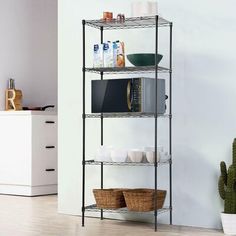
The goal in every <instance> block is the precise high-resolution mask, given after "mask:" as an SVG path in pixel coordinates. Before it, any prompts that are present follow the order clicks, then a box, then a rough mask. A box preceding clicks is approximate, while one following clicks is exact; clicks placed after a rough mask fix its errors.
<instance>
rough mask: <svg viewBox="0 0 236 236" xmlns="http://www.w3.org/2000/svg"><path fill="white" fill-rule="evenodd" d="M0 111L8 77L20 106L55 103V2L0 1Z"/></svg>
mask: <svg viewBox="0 0 236 236" xmlns="http://www.w3.org/2000/svg"><path fill="white" fill-rule="evenodd" d="M0 34H1V37H0V52H1V53H0V110H4V101H5V93H4V92H5V89H6V88H7V81H8V78H11V77H12V78H14V79H15V81H16V87H17V88H18V89H21V90H22V91H23V104H24V105H30V106H40V105H45V104H49V103H52V104H57V0H0Z"/></svg>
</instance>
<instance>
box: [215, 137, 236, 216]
mask: <svg viewBox="0 0 236 236" xmlns="http://www.w3.org/2000/svg"><path fill="white" fill-rule="evenodd" d="M220 169H221V176H220V178H219V182H218V188H219V193H220V196H221V198H222V199H223V200H224V202H225V204H224V213H227V214H236V139H234V142H233V164H232V165H231V166H230V167H229V169H228V171H227V168H226V164H225V162H224V161H222V162H221V163H220Z"/></svg>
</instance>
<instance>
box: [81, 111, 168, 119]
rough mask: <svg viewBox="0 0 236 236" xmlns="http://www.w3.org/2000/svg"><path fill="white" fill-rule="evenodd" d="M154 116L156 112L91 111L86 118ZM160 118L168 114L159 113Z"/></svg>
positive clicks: (166, 116)
mask: <svg viewBox="0 0 236 236" xmlns="http://www.w3.org/2000/svg"><path fill="white" fill-rule="evenodd" d="M101 117H103V118H154V117H155V114H154V113H142V112H119V113H103V114H101V113H91V114H85V118H101ZM158 117H159V118H168V117H170V115H168V114H158Z"/></svg>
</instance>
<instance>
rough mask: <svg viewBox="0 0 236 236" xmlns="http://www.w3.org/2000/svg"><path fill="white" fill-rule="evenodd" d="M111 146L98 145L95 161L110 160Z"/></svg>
mask: <svg viewBox="0 0 236 236" xmlns="http://www.w3.org/2000/svg"><path fill="white" fill-rule="evenodd" d="M111 150H112V147H111V146H100V147H99V148H98V149H97V152H96V156H95V160H96V161H111Z"/></svg>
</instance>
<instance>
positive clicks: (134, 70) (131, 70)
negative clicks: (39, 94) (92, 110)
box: [82, 15, 173, 231]
mask: <svg viewBox="0 0 236 236" xmlns="http://www.w3.org/2000/svg"><path fill="white" fill-rule="evenodd" d="M82 26H83V29H82V33H83V115H82V119H83V146H82V148H83V153H82V157H83V160H82V226H84V223H85V212H100V213H101V216H100V218H101V220H102V219H103V213H106V212H107V213H132V212H130V211H128V210H127V209H126V208H121V209H117V210H113V209H99V208H97V206H96V205H95V204H93V205H88V206H86V205H85V171H86V166H100V168H101V176H100V178H101V185H100V187H101V189H103V180H104V178H103V168H104V166H145V167H154V180H155V183H154V189H155V190H157V180H158V179H157V168H158V167H159V166H162V165H168V166H169V206H167V207H163V208H162V209H157V205H156V202H155V209H154V211H152V212H150V213H154V226H155V231H157V215H159V214H161V213H165V212H169V216H170V217H169V220H170V224H172V27H173V24H172V22H170V21H167V20H165V19H163V18H162V17H159V16H158V15H156V16H149V17H132V18H126V19H125V22H124V23H120V22H117V21H116V20H112V21H109V22H107V21H104V20H82ZM86 26H90V27H93V28H96V29H99V30H100V37H101V43H103V34H104V30H116V29H136V28H154V29H155V55H156V61H157V54H158V42H159V27H168V28H169V67H168V68H165V67H161V66H158V65H157V64H156V65H155V66H140V67H133V66H130V67H123V68H104V67H103V68H89V67H86V64H85V56H86V49H85V40H86V37H85V36H86V34H85V29H86ZM86 72H91V73H97V74H99V75H100V79H101V80H103V75H104V74H125V73H126V74H140V73H154V74H155V80H156V83H155V100H156V104H157V86H158V85H157V79H158V74H159V73H168V75H169V93H168V96H169V97H168V104H169V106H168V108H169V109H168V114H164V115H159V114H158V113H157V106H156V109H155V112H154V113H139V112H137V113H136V112H135V113H132V112H129V113H102V114H86V112H85V92H86V91H85V83H86V82H85V80H86ZM88 118H95V119H96V118H99V119H100V120H101V145H103V122H104V118H153V119H154V120H155V128H154V141H155V162H154V163H133V162H100V161H95V160H93V159H91V160H87V159H86V152H85V151H86V149H85V147H86V145H85V135H86V126H85V125H86V122H85V121H86V119H88ZM159 118H168V119H169V122H168V124H169V127H168V136H169V148H168V156H167V158H166V159H164V160H161V161H159V162H158V161H157V140H158V135H157V122H158V119H159ZM155 194H157V193H155ZM155 197H156V196H155ZM136 213H137V212H136ZM138 213H142V212H138Z"/></svg>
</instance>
